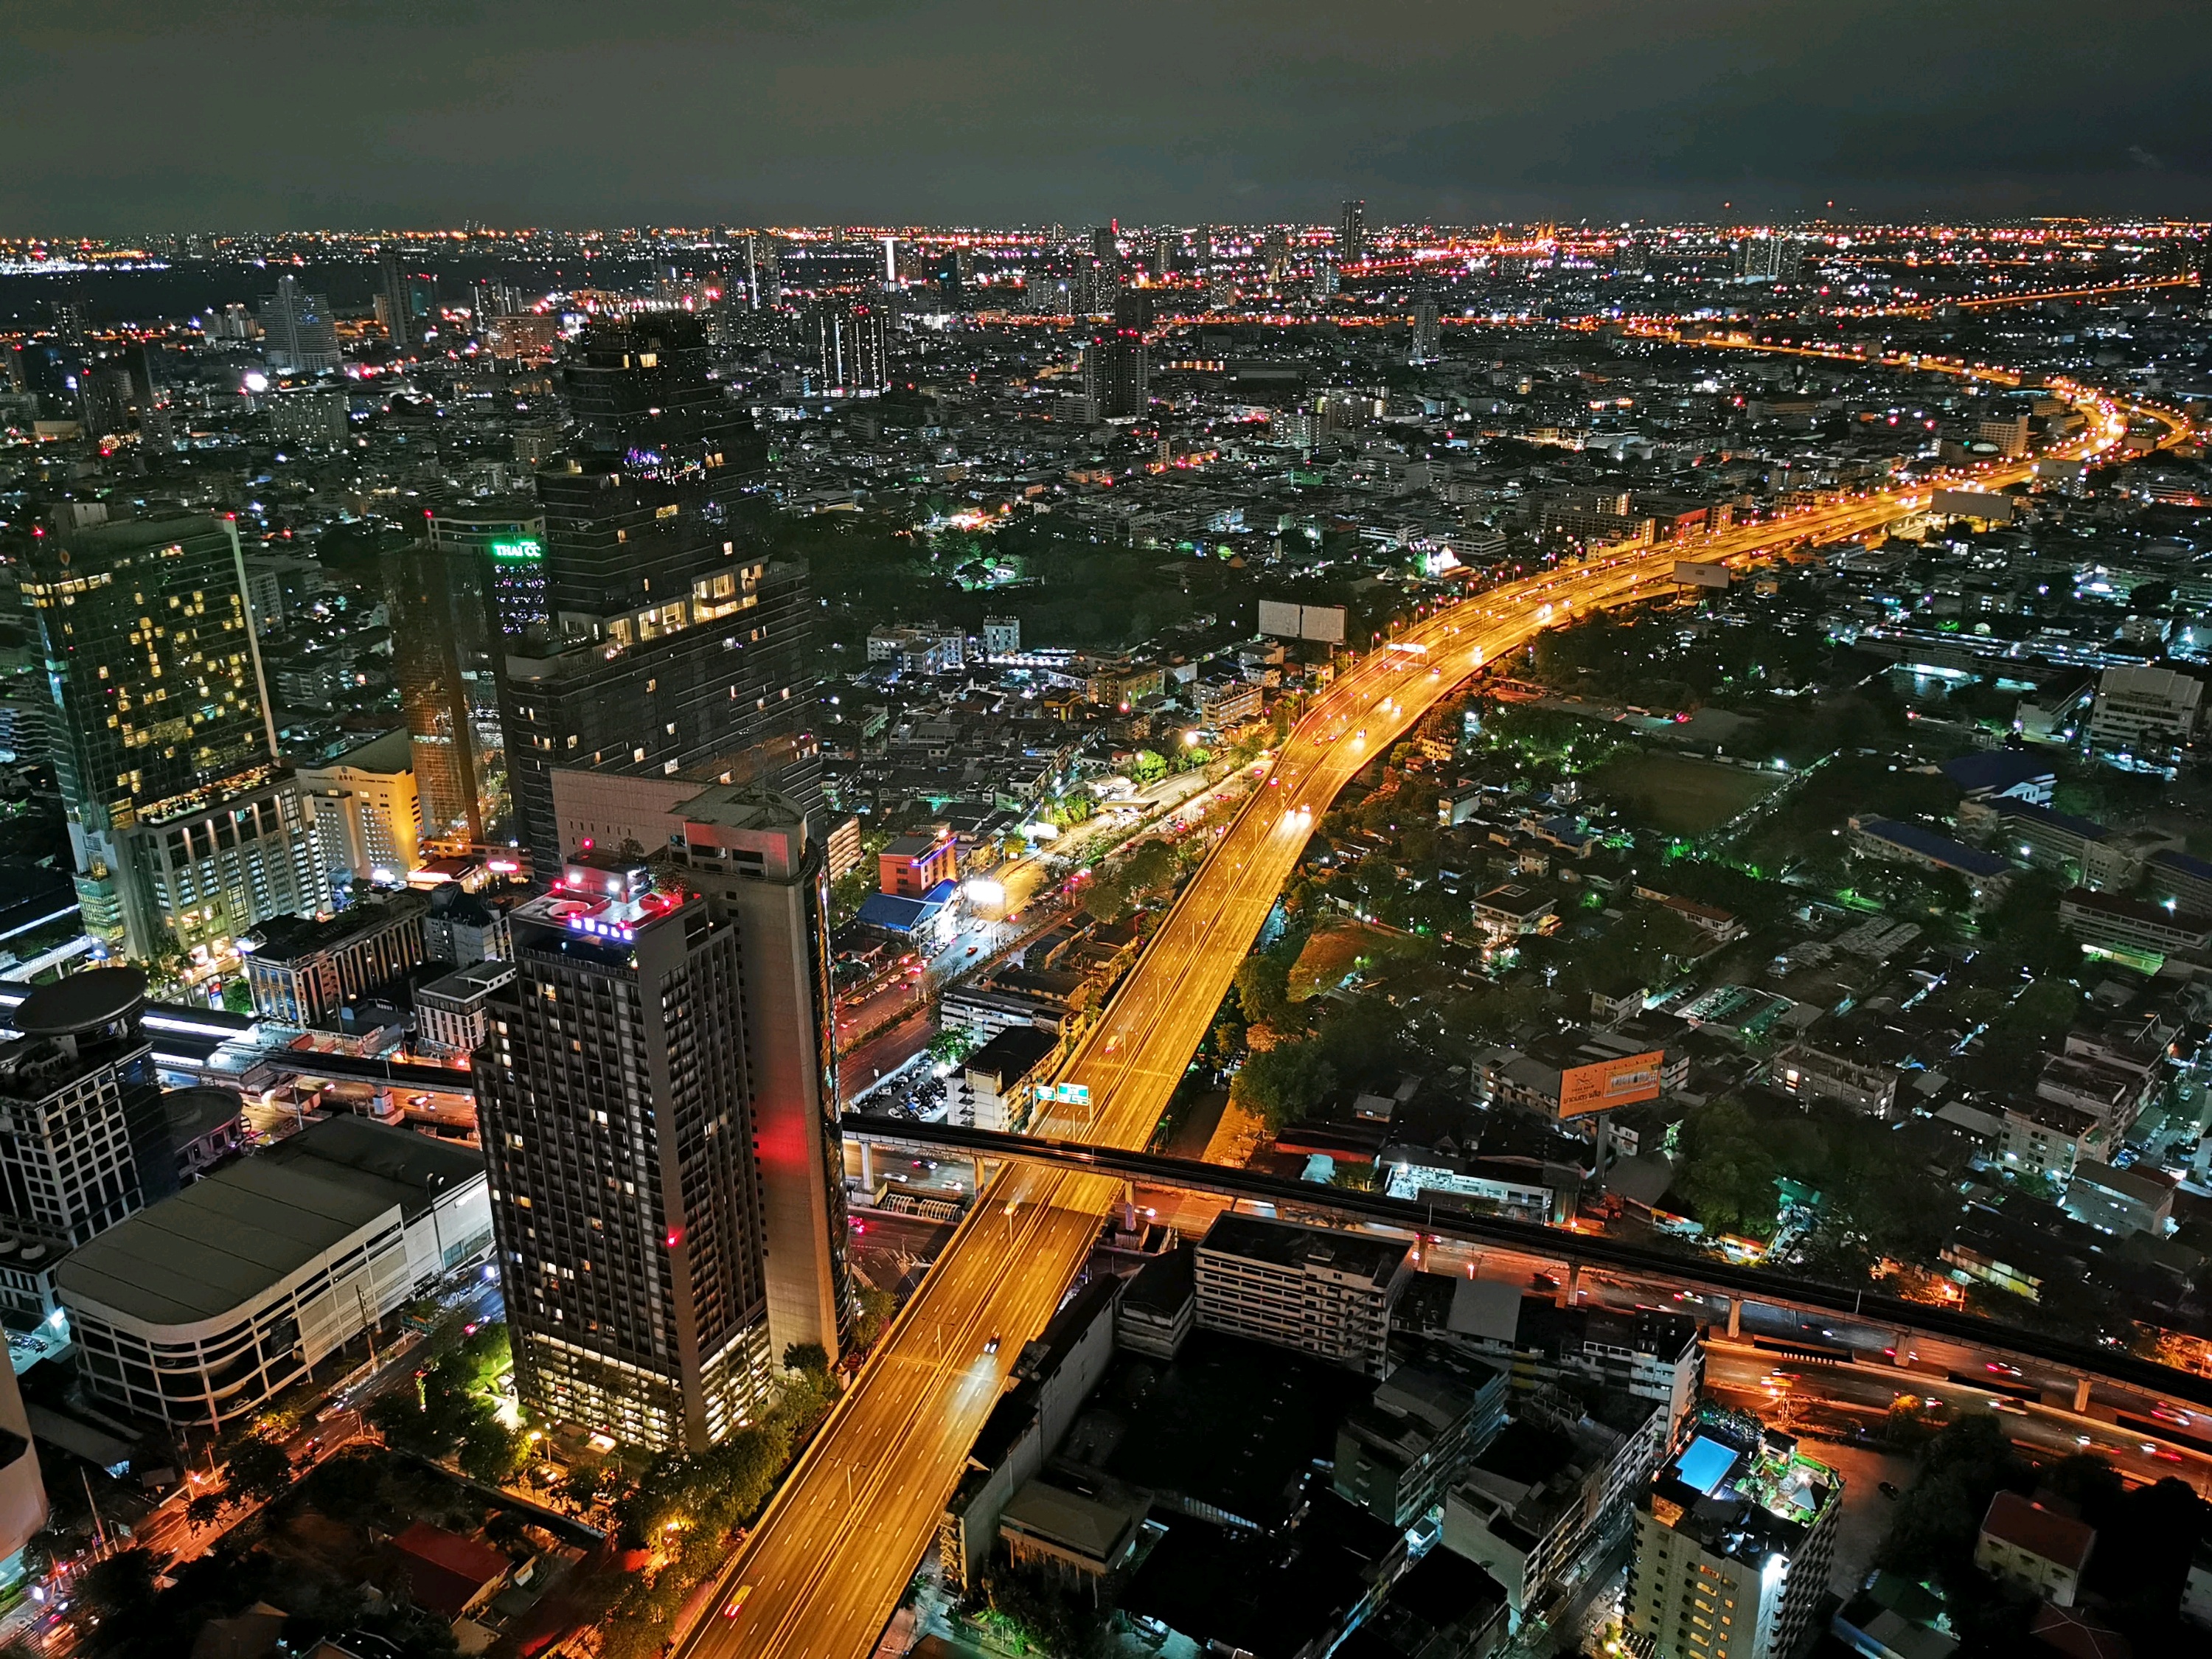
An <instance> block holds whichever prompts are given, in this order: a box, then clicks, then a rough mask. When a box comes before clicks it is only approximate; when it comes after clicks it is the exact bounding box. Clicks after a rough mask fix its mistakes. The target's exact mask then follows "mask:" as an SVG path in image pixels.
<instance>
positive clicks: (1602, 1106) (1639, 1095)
mask: <svg viewBox="0 0 2212 1659" xmlns="http://www.w3.org/2000/svg"><path fill="white" fill-rule="evenodd" d="M1666 1060H1667V1056H1666V1055H1665V1054H1663V1053H1662V1052H1661V1051H1659V1050H1658V1049H1656V1048H1655V1049H1653V1050H1652V1051H1651V1052H1650V1054H1623V1055H1622V1056H1621V1057H1620V1059H1618V1060H1599V1061H1597V1062H1596V1063H1595V1064H1594V1065H1589V1066H1570V1067H1568V1068H1567V1069H1566V1070H1565V1071H1564V1072H1562V1073H1559V1115H1560V1116H1561V1117H1563V1118H1568V1117H1581V1116H1583V1115H1585V1114H1587V1113H1590V1112H1609V1111H1611V1110H1612V1109H1613V1108H1614V1107H1616V1106H1633V1105H1635V1104H1636V1103H1638V1101H1644V1100H1656V1099H1658V1098H1659V1073H1660V1069H1661V1067H1662V1066H1664V1065H1665V1064H1666Z"/></svg>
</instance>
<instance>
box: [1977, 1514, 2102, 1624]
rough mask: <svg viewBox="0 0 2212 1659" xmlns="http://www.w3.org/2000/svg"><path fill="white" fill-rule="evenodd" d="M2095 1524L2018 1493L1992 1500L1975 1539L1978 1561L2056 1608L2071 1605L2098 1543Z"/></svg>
mask: <svg viewBox="0 0 2212 1659" xmlns="http://www.w3.org/2000/svg"><path fill="white" fill-rule="evenodd" d="M2096 1544H2097V1532H2096V1528H2093V1527H2091V1526H2089V1525H2087V1523H2086V1522H2082V1521H2081V1520H2080V1519H2079V1518H2077V1517H2076V1516H2071V1515H2068V1514H2066V1513H2065V1512H2064V1511H2063V1510H2060V1509H2058V1508H2057V1500H2056V1499H2050V1500H2046V1501H2038V1500H2036V1499H2031V1498H2022V1497H2021V1495H2020V1494H2019V1493H2018V1492H1999V1493H1997V1495H1996V1497H1994V1498H1990V1507H1989V1509H1988V1510H1987V1512H1986V1513H1984V1515H1983V1516H1982V1528H1981V1532H1980V1534H1978V1536H1977V1537H1976V1538H1975V1540H1974V1565H1976V1566H1978V1567H1979V1568H1980V1569H1981V1570H1982V1571H1984V1572H1986V1573H1989V1574H1990V1575H1991V1576H1992V1577H1998V1578H2002V1579H2004V1580H2006V1581H2007V1582H2008V1583H2015V1584H2019V1585H2021V1587H2023V1588H2024V1589H2028V1590H2030V1591H2033V1593H2034V1594H2035V1595H2039V1596H2041V1597H2042V1598H2043V1599H2044V1600H2045V1601H2048V1602H2050V1603H2051V1605H2052V1606H2053V1607H2072V1606H2073V1605H2074V1599H2075V1596H2076V1595H2079V1594H2080V1593H2081V1572H2082V1569H2084V1568H2085V1567H2087V1565H2089V1552H2090V1551H2091V1550H2093V1549H2094V1548H2095V1547H2096Z"/></svg>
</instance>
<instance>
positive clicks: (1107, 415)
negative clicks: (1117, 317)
mask: <svg viewBox="0 0 2212 1659" xmlns="http://www.w3.org/2000/svg"><path fill="white" fill-rule="evenodd" d="M1150 385H1151V364H1150V359H1149V356H1148V354H1147V353H1146V348H1145V337H1144V336H1143V335H1142V334H1140V333H1139V332H1138V331H1136V330H1135V329H1133V328H1115V329H1109V330H1108V331H1106V332H1105V333H1103V334H1101V335H1099V336H1097V337H1096V338H1094V339H1093V340H1092V341H1091V343H1090V344H1088V345H1086V346H1085V347H1084V348H1083V394H1084V396H1085V397H1086V398H1090V399H1091V404H1092V406H1093V407H1094V408H1095V409H1096V410H1097V411H1098V413H1099V415H1100V416H1103V418H1104V419H1106V420H1109V421H1113V420H1133V419H1135V418H1137V417H1139V416H1143V415H1145V414H1146V413H1148V412H1150V410H1151V408H1152V398H1151V392H1150Z"/></svg>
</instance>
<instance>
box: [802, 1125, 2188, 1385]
mask: <svg viewBox="0 0 2212 1659" xmlns="http://www.w3.org/2000/svg"><path fill="white" fill-rule="evenodd" d="M844 1133H845V1135H846V1137H847V1138H848V1139H854V1140H858V1141H860V1142H861V1143H862V1144H863V1146H913V1147H927V1148H935V1149H938V1150H939V1151H943V1152H952V1153H954V1154H959V1155H965V1156H967V1157H969V1158H974V1159H975V1164H976V1170H977V1178H978V1190H981V1176H982V1171H983V1166H984V1165H985V1164H999V1163H1006V1162H1026V1163H1031V1164H1048V1165H1052V1166H1054V1167H1057V1168H1060V1169H1063V1170H1080V1171H1083V1172H1085V1173H1088V1174H1092V1175H1103V1176H1112V1177H1114V1178H1115V1179H1117V1180H1120V1181H1123V1182H1128V1183H1130V1184H1131V1185H1144V1186H1150V1187H1162V1188H1178V1189H1181V1190H1183V1191H1187V1192H1203V1193H1212V1194H1218V1195H1220V1196H1222V1197H1225V1198H1231V1199H1236V1200H1243V1201H1245V1202H1250V1203H1261V1204H1267V1205H1269V1206H1273V1208H1274V1209H1275V1210H1276V1211H1277V1212H1279V1213H1281V1212H1292V1213H1297V1214H1304V1215H1310V1216H1312V1217H1315V1218H1317V1219H1323V1220H1348V1221H1352V1222H1354V1223H1357V1224H1359V1225H1368V1226H1376V1227H1388V1228H1392V1229H1395V1230H1397V1231H1404V1232H1408V1233H1413V1234H1416V1235H1420V1236H1425V1237H1430V1238H1434V1239H1453V1240H1457V1241H1460V1242H1462V1243H1469V1244H1474V1245H1477V1246H1482V1247H1487V1248H1491V1249H1501V1250H1510V1251H1511V1252H1513V1253H1515V1254H1516V1255H1525V1256H1532V1257H1535V1258H1538V1259H1540V1260H1542V1261H1548V1262H1557V1263H1559V1265H1561V1266H1562V1267H1565V1268H1566V1269H1567V1271H1568V1273H1569V1274H1570V1275H1571V1277H1570V1279H1569V1280H1568V1283H1569V1285H1570V1286H1572V1285H1573V1282H1574V1279H1575V1278H1577V1277H1579V1275H1580V1274H1581V1273H1583V1270H1585V1269H1594V1270H1596V1271H1599V1272H1601V1273H1616V1274H1620V1275H1623V1276H1627V1277H1632V1278H1639V1279H1663V1280H1665V1281H1666V1282H1667V1283H1668V1284H1669V1285H1676V1286H1680V1287H1681V1288H1683V1289H1686V1290H1692V1291H1699V1292H1702V1293H1705V1294H1708V1295H1711V1296H1716V1297H1727V1298H1728V1300H1729V1309H1730V1313H1731V1323H1732V1324H1733V1322H1734V1317H1735V1315H1737V1314H1738V1313H1740V1311H1741V1307H1742V1305H1743V1304H1745V1303H1747V1302H1755V1303H1760V1304H1769V1305H1772V1306H1776V1307H1782V1308H1790V1309H1796V1310H1801V1311H1804V1312H1808V1313H1821V1314H1828V1315H1838V1316H1844V1317H1846V1318H1849V1319H1850V1320H1853V1321H1854V1322H1863V1323H1865V1324H1869V1325H1875V1326H1880V1327H1883V1328H1888V1329H1893V1330H1895V1331H1897V1332H1899V1334H1901V1335H1905V1336H1924V1337H1929V1338H1932V1339H1935V1340H1939V1341H1942V1342H1946V1343H1951V1344H1956V1345H1958V1346H1963V1347H1968V1348H1972V1349H1973V1350H1974V1351H1975V1352H1978V1353H1985V1354H1990V1355H1993V1356H1996V1357H1999V1358H2008V1359H2011V1360H2030V1361H2034V1362H2038V1363H2039V1364H2042V1365H2047V1366H2052V1367H2056V1368H2057V1369H2058V1370H2060V1371H2061V1372H2063V1374H2065V1376H2067V1377H2068V1378H2069V1380H2071V1379H2075V1378H2087V1379H2089V1380H2090V1381H2091V1382H2092V1383H2094V1382H2096V1381H2100V1380H2101V1381H2103V1382H2106V1383H2112V1384H2115V1385H2118V1386H2119V1387H2122V1388H2125V1389H2131V1390H2135V1391H2137V1392H2140V1393H2143V1394H2148V1395H2156V1396H2159V1397H2160V1398H2163V1399H2168V1400H2175V1401H2184V1402H2185V1403H2187V1404H2189V1405H2191V1406H2193V1407H2200V1408H2203V1409H2205V1410H2208V1411H2212V1377H2206V1376H2197V1374H2195V1373H2194V1372H2191V1371H2183V1370H2175V1369H2174V1368H2173V1367H2172V1366H2170V1365H2161V1364H2157V1363H2156V1362H2154V1361H2152V1360H2148V1359H2138V1358H2136V1357H2135V1356H2134V1355H2132V1354H2130V1353H2126V1352H2123V1351H2121V1350H2119V1349H2117V1348H2108V1347H2100V1346H2093V1345H2091V1344H2088V1343H2083V1342H2076V1341H2072V1340H2069V1339H2067V1338H2064V1337H2061V1336H2054V1335H2051V1334H2047V1333H2045V1332H2040V1331H2032V1330H2025V1329H2021V1328H2018V1327H2015V1326H2009V1325H2000V1324H1997V1323H1996V1322H1993V1321H1990V1320H1987V1319H1983V1318H1979V1317H1978V1316H1974V1315H1972V1314H1965V1313H1958V1312H1955V1311H1954V1310H1950V1309H1948V1308H1940V1307H1933V1306H1930V1305H1929V1304H1926V1303H1921V1302H1909V1301H1906V1300H1905V1298H1903V1297H1894V1296H1888V1295H1885V1294H1882V1293H1881V1292H1879V1291H1857V1290H1844V1289H1841V1288H1839V1287H1838V1286H1836V1285H1824V1284H1820V1283H1819V1282H1817V1281H1815V1280H1814V1279H1800V1278H1796V1277H1794V1276H1792V1275H1790V1274H1788V1273H1777V1272H1774V1271H1772V1270H1771V1269H1769V1268H1765V1267H1735V1266H1732V1265H1730V1264H1729V1263H1727V1262H1724V1261H1711V1260H1710V1259H1709V1258H1706V1257H1703V1256H1693V1255H1677V1254H1676V1253H1674V1252H1673V1251H1670V1250H1663V1249H1654V1248H1652V1247H1651V1246H1650V1245H1645V1244H1632V1243H1625V1242H1623V1241H1621V1240H1619V1239H1613V1238H1607V1237H1604V1236H1603V1235H1601V1234H1593V1233H1583V1232H1576V1231H1571V1230H1569V1229H1566V1228H1563V1227H1548V1226H1546V1225H1542V1224H1541V1223H1539V1222H1534V1221H1516V1220H1514V1219H1511V1218H1508V1217H1504V1216H1489V1215H1476V1214H1471V1213H1469V1212H1466V1211H1463V1210H1455V1209H1452V1208H1450V1207H1449V1206H1447V1207H1443V1208H1439V1207H1438V1206H1436V1205H1434V1204H1426V1203H1415V1202H1413V1201H1410V1200H1405V1199H1398V1198H1389V1197H1386V1196H1385V1195H1383V1194H1380V1193H1362V1192H1355V1191H1352V1190H1351V1189H1350V1188H1341V1187H1322V1186H1318V1185H1316V1183H1314V1182H1309V1181H1295V1180H1291V1179H1288V1178H1286V1177H1285V1176H1273V1175H1267V1174H1263V1173H1261V1172H1260V1171H1258V1170H1240V1169H1235V1168H1231V1167H1229V1166H1227V1165H1224V1164H1200V1163H1195V1162H1193V1161H1192V1160H1190V1159H1188V1158H1166V1157H1163V1156H1161V1155H1160V1154H1158V1153H1157V1152H1129V1151H1125V1150H1122V1149H1121V1148H1117V1147H1113V1146H1094V1145H1091V1144H1088V1143H1085V1142H1082V1141H1072V1140H1056V1139H1032V1138H1030V1137H1029V1136H1027V1135H1013V1134H1005V1133H1000V1132H999V1131H996V1130H991V1129H969V1128H963V1127H960V1126H959V1125H957V1124H947V1123H921V1122H908V1121H892V1120H889V1119H883V1118H867V1117H848V1118H847V1119H846V1120H845V1123H844ZM1898 1346H1899V1352H1903V1349H1904V1344H1903V1343H1902V1342H1900V1343H1899V1345H1898ZM2076 1400H2077V1405H2076V1409H2077V1410H2078V1409H2080V1408H2081V1403H2082V1396H2081V1393H2080V1391H2079V1389H2078V1387H2077V1389H2076Z"/></svg>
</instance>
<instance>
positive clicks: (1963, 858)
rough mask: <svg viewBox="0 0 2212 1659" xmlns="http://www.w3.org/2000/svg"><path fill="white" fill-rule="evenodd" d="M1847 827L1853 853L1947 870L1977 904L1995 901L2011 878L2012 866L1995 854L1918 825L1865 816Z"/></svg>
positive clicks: (1929, 868)
mask: <svg viewBox="0 0 2212 1659" xmlns="http://www.w3.org/2000/svg"><path fill="white" fill-rule="evenodd" d="M1850 828H1851V846H1852V848H1853V850H1854V851H1857V852H1859V853H1863V854H1866V855H1867V856H1868V857H1869V858H1877V859H1881V860H1885V861H1887V862H1888V863H1892V864H1910V865H1913V866H1917V867H1918V868H1920V869H1923V870H1935V871H1948V872H1951V873H1952V874H1954V875H1956V876H1959V877H1960V878H1962V879H1963V880H1964V881H1965V882H1966V885H1967V888H1968V889H1969V890H1971V891H1972V894H1973V896H1974V901H1975V902H1976V903H1978V904H1979V903H1987V902H1990V901H1991V900H1993V899H1994V898H1996V896H1997V895H1998V894H1999V893H2001V892H2002V891H2003V890H2004V888H2005V885H2006V884H2007V883H2008V880H2009V879H2010V878H2011V873H2012V866H2010V865H2009V864H2008V863H2006V862H2005V860H2002V859H2001V858H1999V857H1998V856H1997V855H1996V854H1994V853H1984V852H1983V851H1982V850H1981V849H1980V848H1978V847H1969V846H1967V845H1966V843H1965V842H1956V841H1953V840H1952V839H1951V838H1950V837H1949V836H1939V835H1937V834H1936V832H1935V831H1934V830H1933V829H1923V828H1922V827H1921V826H1920V825H1919V824H1917V823H1902V822H1900V821H1899V820H1898V819H1896V818H1883V817H1854V818H1853V819H1851V821H1850Z"/></svg>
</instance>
